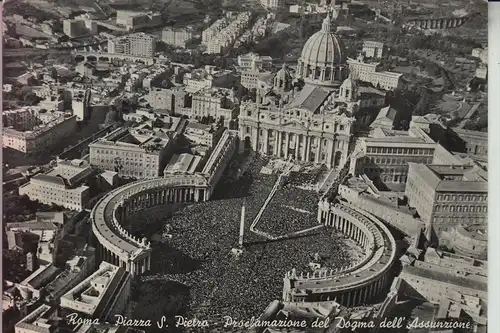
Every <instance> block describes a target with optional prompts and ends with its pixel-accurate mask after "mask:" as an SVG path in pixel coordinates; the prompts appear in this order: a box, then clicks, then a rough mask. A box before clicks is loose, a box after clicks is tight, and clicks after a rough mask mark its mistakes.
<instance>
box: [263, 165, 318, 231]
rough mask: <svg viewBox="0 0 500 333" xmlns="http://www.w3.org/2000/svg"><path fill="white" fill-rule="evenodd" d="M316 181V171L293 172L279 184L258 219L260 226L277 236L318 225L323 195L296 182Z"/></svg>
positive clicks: (303, 183)
mask: <svg viewBox="0 0 500 333" xmlns="http://www.w3.org/2000/svg"><path fill="white" fill-rule="evenodd" d="M315 181H317V174H316V173H299V172H292V173H291V174H290V175H289V176H288V177H286V178H285V180H284V182H283V184H282V185H281V186H280V187H279V188H278V190H277V191H276V193H275V195H274V197H273V198H272V200H271V202H270V203H269V205H268V206H267V208H266V210H265V211H264V214H263V215H262V218H261V220H260V222H259V227H258V228H259V230H262V231H264V232H267V233H269V234H271V235H273V236H275V237H278V236H283V235H287V234H290V233H292V232H297V231H302V230H305V229H308V228H311V227H314V226H317V225H318V219H317V209H318V208H317V207H318V201H319V199H320V195H319V194H318V193H317V192H315V191H310V190H304V189H301V188H298V187H297V186H301V185H307V184H310V183H311V182H315Z"/></svg>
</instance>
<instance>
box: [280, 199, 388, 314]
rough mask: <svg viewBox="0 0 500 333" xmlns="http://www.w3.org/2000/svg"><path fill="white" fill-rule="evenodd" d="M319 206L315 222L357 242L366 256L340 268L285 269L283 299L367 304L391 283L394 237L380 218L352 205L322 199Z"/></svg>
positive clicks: (352, 304) (350, 304) (348, 304)
mask: <svg viewBox="0 0 500 333" xmlns="http://www.w3.org/2000/svg"><path fill="white" fill-rule="evenodd" d="M318 206H319V207H318V221H319V222H320V223H321V224H324V225H327V226H331V227H333V228H335V229H337V230H339V231H341V232H342V233H344V234H345V235H347V236H348V237H350V238H351V239H353V240H354V241H356V242H357V243H358V244H359V245H360V246H361V247H363V249H364V250H365V256H364V258H363V259H362V260H361V261H359V262H357V263H354V264H353V265H351V266H349V267H344V268H342V269H340V270H330V271H325V270H323V271H316V272H313V273H307V274H304V273H297V272H296V271H295V270H292V271H291V272H288V273H287V274H286V275H285V278H284V287H283V300H284V301H289V302H322V301H332V300H336V301H337V302H339V303H340V304H342V305H345V306H349V307H352V306H356V305H359V304H362V303H366V302H367V301H368V300H369V299H370V298H372V297H374V296H376V295H378V294H379V293H380V292H381V291H382V290H383V289H384V288H385V287H386V286H387V284H388V283H389V282H390V271H391V268H392V265H393V263H394V262H395V260H396V242H395V240H394V237H393V236H392V235H391V233H390V231H389V229H387V227H386V226H385V225H384V224H383V223H382V222H381V221H380V220H378V219H377V218H376V217H374V216H373V215H371V214H369V213H367V212H365V211H363V210H361V209H359V208H356V207H354V206H352V205H349V204H347V203H328V202H327V201H326V200H322V201H320V203H319V205H318Z"/></svg>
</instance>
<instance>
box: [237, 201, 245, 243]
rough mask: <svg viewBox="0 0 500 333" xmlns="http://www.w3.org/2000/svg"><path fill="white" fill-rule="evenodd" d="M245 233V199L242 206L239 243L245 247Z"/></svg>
mask: <svg viewBox="0 0 500 333" xmlns="http://www.w3.org/2000/svg"><path fill="white" fill-rule="evenodd" d="M244 233H245V201H243V205H242V206H241V220H240V238H239V240H238V245H239V246H240V248H243V234H244Z"/></svg>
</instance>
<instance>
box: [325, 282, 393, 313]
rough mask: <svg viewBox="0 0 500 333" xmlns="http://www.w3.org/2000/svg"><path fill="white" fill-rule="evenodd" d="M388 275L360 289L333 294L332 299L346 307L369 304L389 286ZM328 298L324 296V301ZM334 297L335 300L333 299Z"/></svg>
mask: <svg viewBox="0 0 500 333" xmlns="http://www.w3.org/2000/svg"><path fill="white" fill-rule="evenodd" d="M387 281H388V277H387V274H384V275H383V276H381V277H380V278H379V279H378V280H375V281H372V282H371V283H370V284H367V285H365V286H363V287H361V288H358V289H352V290H348V291H345V292H343V293H338V294H333V295H331V296H329V297H328V298H330V299H336V302H337V303H339V304H342V305H344V306H346V307H353V306H357V305H360V304H364V303H367V302H368V301H369V300H370V299H371V298H372V297H375V296H377V295H379V294H381V293H382V292H383V290H384V288H385V287H386V285H387ZM325 297H326V296H324V295H323V296H322V299H321V300H322V301H325ZM332 297H333V298H332Z"/></svg>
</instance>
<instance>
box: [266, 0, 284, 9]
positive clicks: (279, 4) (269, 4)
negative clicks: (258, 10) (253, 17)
mask: <svg viewBox="0 0 500 333" xmlns="http://www.w3.org/2000/svg"><path fill="white" fill-rule="evenodd" d="M260 3H261V4H262V6H264V8H267V9H279V8H283V7H285V0H260Z"/></svg>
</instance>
